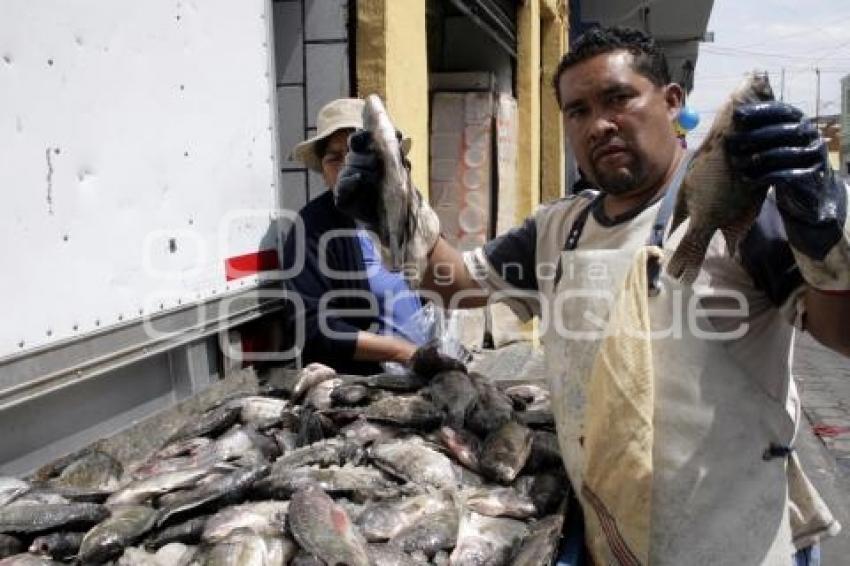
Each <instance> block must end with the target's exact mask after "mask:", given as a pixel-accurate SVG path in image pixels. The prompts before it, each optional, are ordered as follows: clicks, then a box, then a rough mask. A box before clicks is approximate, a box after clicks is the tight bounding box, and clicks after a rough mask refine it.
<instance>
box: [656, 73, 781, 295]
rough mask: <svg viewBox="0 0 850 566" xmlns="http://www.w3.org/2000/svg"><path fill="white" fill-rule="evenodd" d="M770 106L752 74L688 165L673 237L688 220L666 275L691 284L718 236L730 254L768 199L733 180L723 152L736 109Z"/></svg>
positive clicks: (764, 84)
mask: <svg viewBox="0 0 850 566" xmlns="http://www.w3.org/2000/svg"><path fill="white" fill-rule="evenodd" d="M768 100H773V90H772V89H771V88H770V82H769V81H768V78H767V75H763V74H758V73H753V74H752V75H751V76H750V77H748V78H747V79H746V80H745V81H744V83H743V84H742V85H741V86H740V87H739V88H738V90H736V91H735V92H734V93H733V94H732V96H731V98H730V100H729V101H728V102H727V103H726V105H725V106H724V107H723V108H722V109H721V110H720V112H719V113H718V115H717V117H716V118H715V120H714V124H712V126H711V130H710V131H709V133H708V137H706V139H705V141H704V142H703V144H702V145H701V146H700V148H699V150H697V152H696V154H695V155H694V157H693V159H692V160H691V162H690V164H689V165H688V172H687V174H686V175H685V179H684V180H683V181H682V186H681V189H680V190H679V194H678V196H677V198H676V209H675V212H674V214H673V223H672V226H671V231H672V230H675V229H676V227H677V226H679V225H680V224H681V223H682V222H684V221H685V219H687V218H690V224H689V225H688V229H687V232H686V233H685V235H684V237H683V238H682V241H681V242H680V243H679V245H678V247H677V248H676V251H675V253H674V254H673V257H671V258H670V262H669V263H668V264H667V272H668V273H669V274H670V275H672V276H673V277H676V278H677V279H682V280H683V281H684V282H685V283H687V284H691V283H693V282H694V280H695V279H696V277H697V275H698V274H699V270H700V268H701V267H702V262H703V260H704V259H705V254H706V252H707V251H708V245H709V243H710V242H711V239H712V237H713V236H714V233H715V232H716V231H717V230H720V232H721V233H722V234H723V236H724V238H725V239H726V248H727V249H728V250H729V253H730V254H734V253H735V250H736V248H737V246H738V243H739V242H740V241H741V239H742V238H743V237H744V236H745V235H746V234H747V231H749V229H750V227H751V226H752V225H753V222H755V219H756V217H757V216H758V214H759V211H760V210H761V207H762V204H763V203H764V199H765V197H766V196H767V189H768V188H767V187H758V186H756V185H755V184H754V183H753V182H752V181H748V180H746V179H743V178H741V177H740V176H739V175H735V174H733V171H732V168H731V167H730V164H729V161H728V158H727V155H726V149H725V141H726V136H727V135H729V134H730V133H731V132H732V129H733V124H732V114H733V112H734V110H735V108H736V107H738V106H740V105H742V104H748V103H752V102H762V101H768Z"/></svg>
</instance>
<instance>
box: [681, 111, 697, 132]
mask: <svg viewBox="0 0 850 566" xmlns="http://www.w3.org/2000/svg"><path fill="white" fill-rule="evenodd" d="M698 124H699V113H698V112H697V111H696V110H694V109H693V108H691V107H690V106H685V107H684V108H682V109H681V110H680V111H679V125H680V126H682V129H685V130H693V129H694V128H696V127H697V125H698Z"/></svg>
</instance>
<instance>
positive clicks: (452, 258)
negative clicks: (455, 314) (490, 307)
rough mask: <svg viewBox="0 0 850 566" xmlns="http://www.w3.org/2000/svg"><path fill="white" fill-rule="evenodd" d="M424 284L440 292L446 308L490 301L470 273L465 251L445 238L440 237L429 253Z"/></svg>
mask: <svg viewBox="0 0 850 566" xmlns="http://www.w3.org/2000/svg"><path fill="white" fill-rule="evenodd" d="M421 288H422V289H423V290H424V291H429V292H431V293H436V294H437V295H439V297H440V298H441V299H442V302H443V304H442V305H441V306H442V307H443V308H475V307H483V306H486V305H487V293H486V291H485V290H484V289H483V288H482V287H481V285H480V284H479V283H478V281H476V280H475V279H474V278H473V277H472V275H471V274H470V273H469V270H468V269H467V268H466V263H465V262H464V261H463V255H462V254H461V253H460V252H459V251H457V250H456V249H454V248H453V247H452V246H451V245H449V243H448V242H446V240H444V239H443V238H440V239H439V240H437V243H436V245H434V249H432V250H431V254H430V255H429V256H428V268H427V269H426V271H425V274H424V276H423V277H422V286H421Z"/></svg>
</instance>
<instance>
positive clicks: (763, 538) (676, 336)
mask: <svg viewBox="0 0 850 566" xmlns="http://www.w3.org/2000/svg"><path fill="white" fill-rule="evenodd" d="M554 90H555V95H556V96H557V98H558V102H559V105H560V107H561V109H562V113H563V120H564V128H565V131H566V135H567V137H568V139H569V142H570V146H571V147H572V148H573V150H574V152H575V155H576V159H577V161H578V164H579V166H580V167H581V169H582V171H583V172H584V173H585V175H586V176H587V178H588V180H589V181H590V182H592V183H593V185H594V186H596V187H598V191H586V192H584V193H582V194H580V195H576V196H572V197H567V198H565V199H561V200H559V201H556V202H554V203H551V204H549V205H547V206H544V207H542V208H541V209H540V210H539V211H538V212H537V213H536V214H534V216H532V217H530V218H529V219H527V220H526V221H525V222H524V223H523V224H522V225H521V226H520V227H518V228H515V229H513V230H511V231H510V232H508V233H506V234H504V235H502V236H500V237H498V238H496V239H494V240H492V241H491V242H488V243H487V244H486V245H485V246H484V247H483V248H480V249H478V250H475V251H474V252H469V253H467V254H461V253H459V252H458V251H456V250H454V249H452V248H451V247H450V246H449V245H448V244H447V243H446V241H445V240H443V239H442V238H441V237H440V235H439V230H438V224H437V223H436V222H435V215H434V212H433V211H432V210H431V209H430V208H429V207H428V206H427V204H426V203H424V202H421V201H420V199H418V198H417V195H416V194H413V193H415V189H413V188H412V186H410V185H409V177H408V178H407V179H404V178H402V179H401V181H400V182H398V183H395V185H394V186H395V188H388V187H387V182H386V181H387V173H386V169H387V167H388V166H389V165H388V164H391V162H395V161H397V160H398V156H397V154H393V153H388V152H387V150H386V148H385V146H383V145H382V144H381V140H382V139H384V138H386V137H387V136H386V134H385V133H383V132H382V130H380V129H379V128H373V129H368V128H367V130H365V131H361V132H358V133H356V134H354V135H353V136H352V138H351V139H350V142H349V144H350V147H351V149H352V151H350V152H349V156H348V158H347V159H346V164H345V166H344V167H343V169H342V171H341V173H340V181H339V182H338V183H337V186H336V196H337V203H338V205H340V206H341V207H342V208H343V209H344V210H346V211H348V212H349V213H350V214H352V215H353V216H355V217H356V218H358V219H359V220H360V221H361V222H364V223H366V224H367V225H369V226H370V227H371V228H372V232H373V234H375V235H376V236H375V237H376V238H377V239H378V240H379V241H380V244H381V247H382V253H383V255H384V257H385V258H389V259H388V260H387V263H389V264H392V263H394V262H396V261H397V260H398V259H399V257H401V258H403V260H404V267H405V270H406V272H407V274H408V278H409V280H411V281H413V282H414V283H418V284H419V286H420V288H421V289H422V290H423V292H426V293H432V294H433V295H434V297H439V298H442V300H443V301H444V303H443V304H444V305H445V306H446V307H447V308H457V307H475V306H483V305H485V304H487V303H488V302H489V301H493V300H499V301H503V302H505V303H507V304H508V305H510V306H511V307H512V308H513V310H514V311H515V312H516V313H517V315H519V316H520V317H521V318H523V319H529V318H531V317H533V316H537V317H539V318H540V325H541V335H542V342H543V346H544V351H545V355H546V361H547V370H548V376H547V377H548V380H549V385H550V388H551V391H552V405H553V410H554V412H555V417H556V423H557V428H558V437H559V443H560V448H561V453H562V456H563V459H564V464H565V467H566V468H567V471H568V474H569V477H570V481H571V483H572V485H573V487H574V489H575V491H576V495H577V497H578V499H579V502H580V503H581V507H582V510H583V514H584V519H585V522H586V525H587V533H586V544H587V546H588V548H589V550H590V552H591V554H592V556H593V558H594V560H595V562H597V563H600V564H601V563H612V564H647V563H650V562H651V563H652V564H733V563H734V564H787V563H791V561H792V555H793V554H794V552H795V550H796V549H801V548H806V547H808V546H810V545H811V544H813V543H815V542H817V541H818V540H819V539H820V538H821V537H823V536H827V535H830V534H835V533H836V532H837V531H838V529H839V528H840V527H839V525H838V524H837V522H836V521H835V520H834V519H833V518H832V516H831V514H830V513H829V511H828V509H826V506H825V505H824V504H823V502H822V501H821V500H820V498H819V497H818V495H817V493H816V492H815V491H814V489H813V488H812V486H811V484H810V483H809V482H808V480H807V479H806V478H805V475H804V474H803V473H802V470H801V469H800V467H799V462H798V460H797V457H796V454H795V453H794V451H793V450H794V439H795V436H796V428H797V424H798V422H799V420H800V414H801V412H800V406H799V401H798V397H797V394H796V391H795V389H794V383H793V380H792V378H791V352H792V346H793V339H794V333H795V330H803V331H806V332H809V333H811V334H812V335H813V336H814V337H815V338H817V339H818V340H819V341H820V342H821V343H823V344H825V345H826V346H828V347H830V348H832V349H833V350H835V351H837V352H840V353H843V354H844V355H848V356H850V333H848V332H846V330H845V327H846V324H845V323H844V322H843V321H846V320H848V319H850V229H848V224H847V186H846V185H845V183H844V181H843V180H842V179H840V178H838V177H837V176H836V175H835V174H834V173H833V172H832V171H831V169H830V168H829V164H828V161H827V153H826V149H825V143H824V141H823V140H822V139H821V138H820V136H819V133H818V131H817V129H816V128H815V127H814V126H813V125H811V124H810V123H809V122H808V121H807V120H805V119H804V118H803V116H802V113H801V112H800V111H799V110H797V109H796V108H794V107H792V106H789V105H787V104H784V103H780V102H776V101H774V100H773V95H772V92H771V90H770V86H769V84H768V82H767V78H766V77H764V76H759V75H757V74H754V75H753V76H752V77H750V78H749V79H747V81H746V82H745V83H744V85H742V87H741V88H740V89H739V90H738V91H736V92H735V93H734V94H733V96H732V97H731V100H730V101H729V103H728V105H727V106H726V108H725V109H724V110H722V111H721V112H720V113H719V115H718V117H717V119H716V120H715V123H714V126H713V127H712V130H711V132H710V134H709V136H708V138H707V139H706V142H705V144H703V146H702V147H701V148H700V149H699V150H698V151H697V152H696V153H695V154H693V155H691V154H689V153H687V152H686V151H685V150H684V149H683V148H682V147H681V145H680V144H679V143H678V140H677V138H676V135H675V132H674V128H673V124H674V123H675V121H676V118H677V116H678V113H679V111H680V110H681V108H682V102H683V92H682V89H681V87H680V86H679V85H677V84H675V83H672V82H671V80H670V76H669V73H668V70H667V64H666V61H665V59H664V56H663V54H662V53H661V52H660V50H659V49H658V48H657V47H656V46H655V44H654V42H653V40H652V39H650V38H648V37H647V36H645V35H643V34H642V33H640V32H637V31H633V30H625V29H619V28H611V29H593V30H590V31H588V32H586V33H585V34H584V35H583V36H582V37H580V38H579V39H578V40H577V41H576V42H575V44H574V45H573V48H572V51H570V53H568V54H567V55H566V56H565V57H564V58H563V60H562V62H561V64H560V65H559V67H558V69H557V71H556V73H555V77H554ZM381 111H382V108H379V109H378V110H377V111H375V112H377V113H381ZM376 179H377V181H376ZM376 187H381V188H380V190H379V189H377V188H376ZM398 190H402V191H405V190H406V191H408V193H410V194H408V195H407V196H406V197H405V198H404V199H403V201H404V202H405V207H406V208H405V210H406V213H407V215H406V216H405V214H403V213H402V214H401V215H399V214H398V213H393V212H392V211H391V207H389V206H387V205H388V204H397V201H396V200H394V199H395V198H396V197H394V196H393V195H394V194H395V193H393V191H398ZM376 191H377V193H378V194H377V196H376ZM388 200H392V201H393V203H388V202H387V201H388ZM352 203H356V205H352ZM363 203H373V204H374V206H373V207H372V209H371V210H366V208H367V207H366V206H364V204H363ZM671 255H672V258H671V257H670V256H671ZM446 273H451V274H453V277H451V278H448V277H446ZM437 275H439V276H437ZM636 290H637V291H639V292H638V293H636V292H635V291H636ZM609 316H610V318H611V320H612V321H614V320H616V321H619V322H621V321H623V320H626V319H628V320H630V321H637V322H638V323H640V324H642V325H643V326H641V327H640V329H641V330H643V331H644V332H643V333H642V334H639V335H637V337H635V336H634V335H628V333H623V332H621V329H619V328H613V329H612V328H611V325H608V324H607V321H608V320H609ZM612 325H614V323H613V322H612ZM632 330H633V329H632Z"/></svg>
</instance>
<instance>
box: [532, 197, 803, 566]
mask: <svg viewBox="0 0 850 566" xmlns="http://www.w3.org/2000/svg"><path fill="white" fill-rule="evenodd" d="M668 196H670V195H668ZM671 198H672V197H671ZM663 208H664V207H662V209H663ZM664 223H665V222H662V224H664ZM656 225H657V223H656ZM684 228H685V226H683V227H682V229H684ZM569 243H570V242H569V240H568V244H569ZM575 243H576V242H575V241H574V242H573V246H572V247H575ZM567 248H568V249H567V251H564V252H563V254H562V258H561V268H560V269H559V274H560V279H559V280H558V281H557V283H556V284H555V287H554V291H553V292H552V293H551V295H550V299H549V300H548V301H546V309H544V311H543V313H542V314H543V318H542V320H541V325H542V329H543V338H542V340H543V344H544V349H545V354H546V362H547V365H548V370H549V371H548V375H549V379H550V387H551V390H552V399H553V410H554V413H555V419H556V423H557V428H558V438H559V443H560V447H561V450H562V453H563V455H564V462H565V465H566V467H567V471H568V474H569V476H570V480H571V482H572V484H573V486H574V488H575V490H576V492H577V494H578V496H579V499H580V501H581V503H582V508H583V510H584V514H585V522H586V525H587V542H588V547H589V548H590V549H591V552H592V554H593V555H594V558H595V560H596V562H599V563H610V564H644V563H651V564H676V565H682V564H688V565H701V564H706V565H708V564H712V565H713V564H748V565H749V564H765V565H773V564H782V565H784V564H788V563H790V561H791V556H792V554H793V552H794V548H793V546H792V544H791V532H790V527H789V524H788V522H789V521H788V495H787V484H788V480H787V476H786V458H785V456H786V454H785V452H784V450H785V449H786V448H787V447H788V446H789V445H790V444H791V442H792V440H793V437H794V431H795V426H794V422H793V421H792V419H791V417H790V415H789V414H788V412H787V410H786V407H785V405H784V404H782V403H780V402H778V401H777V400H776V399H774V398H773V397H771V396H770V395H768V394H767V393H766V392H765V391H764V390H763V389H762V388H761V386H760V385H759V378H758V376H755V375H751V374H750V373H748V368H753V367H754V366H756V367H757V364H745V365H746V366H747V367H744V365H742V364H739V363H737V362H736V361H735V358H734V356H733V354H732V352H730V350H733V349H734V348H730V343H729V342H724V341H712V340H707V339H705V338H704V333H705V332H707V331H710V330H711V329H712V326H711V322H710V320H708V318H707V317H706V316H700V314H701V311H700V309H698V308H695V305H698V298H697V297H694V291H693V289H691V288H690V287H687V288H686V287H683V286H682V285H681V284H680V283H678V282H677V281H674V280H672V279H670V278H669V277H667V276H666V275H664V274H662V275H661V277H660V289H661V291H660V293H658V294H657V295H656V296H654V297H651V298H649V302H648V314H649V320H650V322H651V326H652V329H653V331H654V332H657V333H658V336H657V337H655V338H654V339H653V340H652V341H651V343H650V344H649V346H648V348H647V349H648V351H650V352H651V365H652V368H653V371H654V380H653V382H652V383H649V384H646V385H647V386H648V387H649V388H650V389H649V391H651V392H652V395H651V398H652V400H653V401H654V407H652V408H651V414H652V415H653V417H652V424H651V427H650V428H651V446H652V449H651V470H650V472H651V477H650V478H649V480H650V481H649V483H647V482H646V481H645V480H646V479H647V478H645V477H642V478H635V483H634V485H630V483H629V480H630V475H629V474H630V470H628V469H624V470H616V472H617V473H619V474H621V476H622V477H623V478H624V481H623V485H622V489H623V490H629V489H643V490H646V491H647V495H646V499H648V500H649V501H648V502H647V503H648V504H647V506H646V509H647V510H648V512H649V514H650V516H649V517H641V518H639V519H637V520H638V522H639V523H641V524H639V525H637V526H635V525H623V521H624V520H628V521H635V520H636V518H635V517H633V516H632V517H625V519H624V517H623V516H618V515H617V513H614V514H613V515H610V514H608V513H606V508H605V502H604V501H602V502H600V501H588V497H586V495H587V494H582V486H583V481H584V473H585V471H586V462H585V448H586V447H584V446H583V443H584V441H585V438H584V435H585V417H586V409H587V404H586V403H587V393H588V384H589V380H590V376H591V371H592V368H593V365H594V361H595V358H596V355H597V352H598V351H599V347H600V343H601V341H602V338H603V336H604V331H603V330H604V329H605V328H606V324H607V320H608V315H609V311H610V308H611V305H612V304H613V302H614V300H615V298H616V295H617V293H618V291H619V290H620V289H621V287H622V284H623V280H624V279H625V276H626V273H627V272H628V271H629V269H630V268H631V267H632V264H633V262H634V257H635V253H634V250H626V251H621V250H594V251H579V250H576V249H572V250H570V249H569V248H570V246H569V245H568V246H567ZM698 284H699V280H698ZM697 288H698V287H697ZM694 301H697V303H694ZM702 314H703V315H704V314H705V313H702ZM689 318H692V319H693V321H694V322H695V323H696V324H689V320H688V319H689ZM671 328H673V329H676V331H675V332H674V334H675V335H671V333H670V332H665V330H666V329H671ZM739 340H746V337H743V338H740V339H739ZM606 410H610V407H609V408H608V409H606ZM612 418H617V416H616V415H614V416H613V417H612ZM771 447H774V449H773V451H772V452H773V453H771ZM647 485H649V486H650V488H649V489H648V490H647ZM639 500H640V498H637V499H636V501H639ZM642 529H645V530H647V531H648V534H647V535H646V536H647V537H648V539H647V540H644V541H640V540H635V539H632V540H629V539H628V537H627V538H626V539H624V538H623V537H622V536H621V535H622V533H623V532H631V533H634V532H638V533H640V532H641V531H642ZM637 538H640V537H637Z"/></svg>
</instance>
